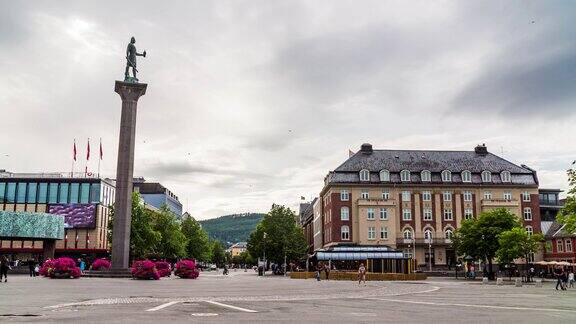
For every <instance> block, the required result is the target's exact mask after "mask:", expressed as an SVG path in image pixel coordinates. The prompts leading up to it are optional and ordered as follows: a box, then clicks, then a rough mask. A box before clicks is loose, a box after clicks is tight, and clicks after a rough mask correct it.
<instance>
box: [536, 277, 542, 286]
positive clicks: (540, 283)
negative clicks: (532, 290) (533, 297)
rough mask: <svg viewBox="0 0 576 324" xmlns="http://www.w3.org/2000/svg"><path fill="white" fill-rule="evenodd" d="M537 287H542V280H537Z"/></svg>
mask: <svg viewBox="0 0 576 324" xmlns="http://www.w3.org/2000/svg"><path fill="white" fill-rule="evenodd" d="M535 282H536V287H542V279H536V280H535Z"/></svg>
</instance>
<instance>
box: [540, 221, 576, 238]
mask: <svg viewBox="0 0 576 324" xmlns="http://www.w3.org/2000/svg"><path fill="white" fill-rule="evenodd" d="M545 236H546V237H547V238H560V237H571V236H576V233H574V234H570V233H569V232H566V231H565V230H564V224H560V223H558V222H556V221H554V222H552V225H550V229H548V231H547V232H546V234H545Z"/></svg>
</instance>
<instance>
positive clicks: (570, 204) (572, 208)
mask: <svg viewBox="0 0 576 324" xmlns="http://www.w3.org/2000/svg"><path fill="white" fill-rule="evenodd" d="M574 163H576V161H574V162H572V164H574ZM568 184H569V185H570V190H568V196H567V197H566V202H565V203H564V207H562V209H561V210H560V212H559V213H558V217H557V219H558V221H559V222H560V223H562V224H564V225H565V227H564V230H565V231H566V232H568V233H574V232H576V170H575V169H570V170H568Z"/></svg>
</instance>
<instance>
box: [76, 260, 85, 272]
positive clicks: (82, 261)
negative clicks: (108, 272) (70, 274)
mask: <svg viewBox="0 0 576 324" xmlns="http://www.w3.org/2000/svg"><path fill="white" fill-rule="evenodd" d="M78 267H79V268H80V273H82V274H84V269H86V262H84V260H82V259H78Z"/></svg>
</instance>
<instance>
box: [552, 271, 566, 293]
mask: <svg viewBox="0 0 576 324" xmlns="http://www.w3.org/2000/svg"><path fill="white" fill-rule="evenodd" d="M554 275H555V276H556V290H558V287H560V289H562V290H564V289H566V288H565V287H564V282H563V279H564V269H562V268H561V267H558V268H556V269H555V270H554Z"/></svg>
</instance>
